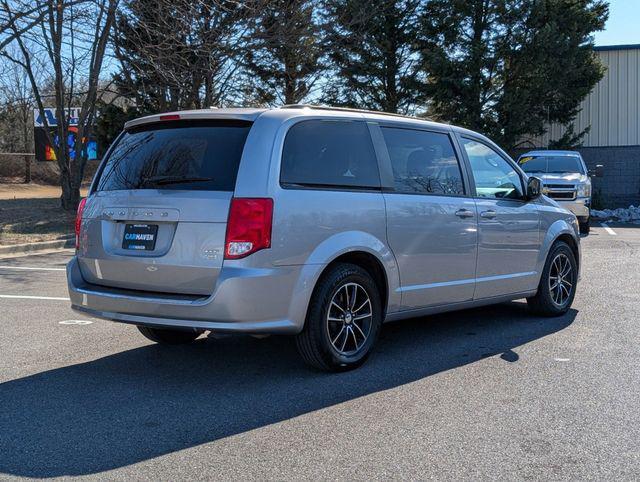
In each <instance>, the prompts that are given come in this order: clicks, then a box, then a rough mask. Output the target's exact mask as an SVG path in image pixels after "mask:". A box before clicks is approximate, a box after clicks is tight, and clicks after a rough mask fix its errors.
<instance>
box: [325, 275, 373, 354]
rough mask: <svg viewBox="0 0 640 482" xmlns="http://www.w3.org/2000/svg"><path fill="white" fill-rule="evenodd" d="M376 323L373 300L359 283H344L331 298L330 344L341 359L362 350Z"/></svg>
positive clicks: (329, 312) (328, 320) (328, 326)
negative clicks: (341, 356)
mask: <svg viewBox="0 0 640 482" xmlns="http://www.w3.org/2000/svg"><path fill="white" fill-rule="evenodd" d="M372 321H373V310H372V305H371V299H370V298H369V295H368V293H367V291H366V290H365V289H364V288H363V287H362V286H361V285H359V284H358V283H345V284H343V285H342V286H340V287H339V288H338V289H337V290H336V291H335V293H334V295H333V297H332V298H331V303H330V304H329V309H328V310H327V323H326V327H327V334H328V336H329V341H330V342H331V345H332V346H333V348H334V350H336V351H337V352H338V353H339V354H340V355H344V356H351V355H354V354H355V353H357V352H358V351H360V350H361V349H362V347H363V346H364V345H365V343H366V342H367V340H368V339H369V335H370V334H371V326H372Z"/></svg>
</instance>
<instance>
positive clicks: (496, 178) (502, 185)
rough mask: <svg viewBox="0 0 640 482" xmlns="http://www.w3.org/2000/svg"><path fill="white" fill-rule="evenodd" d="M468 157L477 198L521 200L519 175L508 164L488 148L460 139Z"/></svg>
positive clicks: (522, 195) (522, 190) (470, 140)
mask: <svg viewBox="0 0 640 482" xmlns="http://www.w3.org/2000/svg"><path fill="white" fill-rule="evenodd" d="M462 145H463V146H464V149H465V151H466V153H467V156H468V157H469V164H471V170H472V171H473V180H474V182H475V184H476V194H477V196H478V197H486V198H495V199H523V198H524V189H523V187H522V180H521V179H520V175H519V174H518V173H517V172H516V170H515V169H514V168H513V166H512V165H511V164H509V162H507V160H506V159H504V158H503V157H502V156H501V155H500V154H498V153H497V152H496V151H494V150H493V149H491V148H490V147H489V146H486V145H484V144H482V143H481V142H477V141H474V140H472V139H465V138H463V139H462Z"/></svg>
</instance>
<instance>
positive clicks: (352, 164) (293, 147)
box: [280, 120, 380, 188]
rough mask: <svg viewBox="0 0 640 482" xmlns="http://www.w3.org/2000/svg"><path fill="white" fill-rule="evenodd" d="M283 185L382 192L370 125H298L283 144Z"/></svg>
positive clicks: (314, 121)
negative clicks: (367, 189) (334, 187)
mask: <svg viewBox="0 0 640 482" xmlns="http://www.w3.org/2000/svg"><path fill="white" fill-rule="evenodd" d="M280 182H282V183H283V184H300V185H305V186H314V185H315V186H336V187H354V188H379V187H380V174H379V172H378V161H377V159H376V154H375V151H374V149H373V143H372V142H371V136H370V135H369V129H368V127H367V125H366V124H365V123H364V122H360V121H341V120H340V121H333V120H328V121H327V120H309V121H303V122H299V123H298V124H295V125H294V126H292V127H291V129H289V132H288V133H287V136H286V138H285V140H284V147H283V151H282V167H281V171H280Z"/></svg>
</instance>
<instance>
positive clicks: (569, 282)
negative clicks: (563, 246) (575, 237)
mask: <svg viewBox="0 0 640 482" xmlns="http://www.w3.org/2000/svg"><path fill="white" fill-rule="evenodd" d="M574 284H575V281H574V279H573V267H572V266H571V261H570V260H569V257H568V256H567V255H566V254H564V253H560V254H558V255H557V256H556V257H555V258H553V261H552V262H551V268H550V269H549V294H550V295H551V300H552V301H553V303H554V304H556V305H557V306H564V304H565V303H567V301H568V300H569V298H570V297H571V292H572V290H573V285H574Z"/></svg>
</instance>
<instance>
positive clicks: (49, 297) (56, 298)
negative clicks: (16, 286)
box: [0, 295, 70, 301]
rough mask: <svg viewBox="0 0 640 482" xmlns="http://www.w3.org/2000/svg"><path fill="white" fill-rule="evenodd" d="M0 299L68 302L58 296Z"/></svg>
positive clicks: (67, 299) (20, 296) (8, 296)
mask: <svg viewBox="0 0 640 482" xmlns="http://www.w3.org/2000/svg"><path fill="white" fill-rule="evenodd" d="M0 298H8V299H12V300H53V301H70V300H69V298H63V297H59V296H28V295H0Z"/></svg>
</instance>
